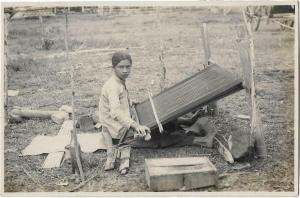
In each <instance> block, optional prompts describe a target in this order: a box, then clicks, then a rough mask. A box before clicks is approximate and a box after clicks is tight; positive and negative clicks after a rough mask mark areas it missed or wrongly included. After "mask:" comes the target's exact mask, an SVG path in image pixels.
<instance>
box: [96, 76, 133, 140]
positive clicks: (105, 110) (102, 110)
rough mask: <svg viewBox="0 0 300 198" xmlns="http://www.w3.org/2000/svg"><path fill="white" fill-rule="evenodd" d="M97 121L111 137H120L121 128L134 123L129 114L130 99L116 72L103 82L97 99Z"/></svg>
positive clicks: (127, 127)
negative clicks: (98, 99)
mask: <svg viewBox="0 0 300 198" xmlns="http://www.w3.org/2000/svg"><path fill="white" fill-rule="evenodd" d="M99 123H100V125H101V126H104V127H106V128H107V129H108V130H109V132H110V135H111V136H112V138H115V139H120V137H121V135H122V134H121V133H120V130H121V129H122V128H126V129H127V130H128V129H129V128H130V126H132V124H134V123H135V121H134V120H133V119H132V118H131V115H130V101H129V97H128V91H127V89H126V85H125V82H124V81H122V80H121V79H120V78H119V77H117V76H116V74H113V75H112V77H111V78H110V79H109V80H108V81H106V82H105V84H104V85H103V87H102V90H101V95H100V101H99Z"/></svg>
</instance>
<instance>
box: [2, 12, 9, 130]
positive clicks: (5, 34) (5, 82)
mask: <svg viewBox="0 0 300 198" xmlns="http://www.w3.org/2000/svg"><path fill="white" fill-rule="evenodd" d="M8 20H9V16H8V14H5V13H4V67H3V74H4V76H3V77H4V127H5V126H6V125H7V123H8V71H7V61H8V46H7V42H8V22H9V21H8Z"/></svg>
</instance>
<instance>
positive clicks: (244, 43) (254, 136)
mask: <svg viewBox="0 0 300 198" xmlns="http://www.w3.org/2000/svg"><path fill="white" fill-rule="evenodd" d="M243 17H244V24H245V27H246V30H245V28H244V27H243V26H240V27H239V28H238V29H237V33H238V40H237V41H238V43H239V53H240V58H241V64H242V68H243V73H244V87H245V89H246V94H247V100H248V105H249V108H250V109H251V131H250V133H251V135H250V138H251V139H250V140H249V141H251V142H252V141H253V143H254V146H255V148H256V152H257V155H258V156H259V157H262V158H265V157H266V156H267V150H266V145H265V141H264V136H263V128H262V121H261V117H260V113H259V111H258V104H257V98H256V90H255V88H256V87H255V55H254V42H253V35H252V30H251V23H250V22H249V21H248V20H247V16H246V14H245V9H243Z"/></svg>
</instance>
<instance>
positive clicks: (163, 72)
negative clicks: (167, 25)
mask: <svg viewBox="0 0 300 198" xmlns="http://www.w3.org/2000/svg"><path fill="white" fill-rule="evenodd" d="M156 11H157V26H158V31H159V44H160V54H159V60H160V66H161V78H160V84H159V85H160V91H163V90H164V89H165V84H166V75H167V69H166V64H165V61H164V58H165V53H164V43H163V40H162V37H161V31H162V28H161V22H160V14H159V11H160V10H159V8H156Z"/></svg>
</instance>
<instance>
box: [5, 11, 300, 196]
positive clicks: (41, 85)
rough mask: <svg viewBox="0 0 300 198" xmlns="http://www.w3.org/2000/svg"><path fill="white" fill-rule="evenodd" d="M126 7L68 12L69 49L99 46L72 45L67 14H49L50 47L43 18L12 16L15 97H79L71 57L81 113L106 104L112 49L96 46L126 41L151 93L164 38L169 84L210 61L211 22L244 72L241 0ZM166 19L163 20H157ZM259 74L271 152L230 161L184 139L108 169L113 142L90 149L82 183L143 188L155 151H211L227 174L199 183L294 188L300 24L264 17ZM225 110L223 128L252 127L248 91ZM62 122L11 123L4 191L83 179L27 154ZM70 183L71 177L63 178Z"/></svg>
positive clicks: (215, 47) (138, 78)
mask: <svg viewBox="0 0 300 198" xmlns="http://www.w3.org/2000/svg"><path fill="white" fill-rule="evenodd" d="M121 15H122V16H107V17H103V16H96V15H95V14H72V15H70V16H69V22H70V24H69V36H70V38H69V41H70V42H69V45H70V51H76V50H77V51H78V50H91V51H89V52H86V53H77V54H76V55H70V59H69V62H67V61H66V58H65V57H64V55H63V56H59V55H58V56H51V55H52V54H55V53H56V54H61V53H64V20H65V19H64V16H63V15H57V16H55V17H48V18H44V26H45V39H49V40H51V41H53V43H52V45H51V44H50V49H49V50H45V49H42V45H41V25H40V23H39V20H38V19H18V20H12V21H11V22H10V24H9V26H8V28H9V34H8V38H9V40H8V50H9V54H8V56H9V66H8V68H9V75H8V78H9V85H8V86H9V89H16V90H19V91H20V93H19V95H18V96H16V97H9V103H8V109H9V110H11V109H12V108H13V106H21V107H29V108H32V109H41V110H57V109H58V108H59V107H60V106H62V105H70V104H71V92H70V90H71V86H70V76H69V71H70V64H73V65H74V66H75V67H76V69H75V87H76V101H75V105H76V111H77V112H76V116H80V115H87V114H89V113H90V112H94V111H95V110H96V109H97V107H98V98H99V95H100V91H101V87H102V85H103V83H104V82H105V81H106V80H107V79H108V78H109V76H110V74H111V72H112V70H111V69H110V68H109V66H110V64H111V63H110V59H111V54H112V53H113V51H100V50H98V51H97V50H94V51H93V49H103V48H107V49H112V48H123V49H124V48H127V47H129V49H130V53H131V55H132V58H133V69H132V74H131V77H130V78H129V79H128V84H127V85H128V88H129V92H130V95H131V97H132V98H134V99H136V100H137V101H142V100H144V99H146V97H147V96H146V90H147V89H146V88H147V87H148V86H150V85H151V84H150V82H151V81H152V80H153V82H154V85H153V86H151V88H152V92H153V93H154V94H156V93H158V92H159V79H160V73H161V71H160V61H159V55H160V38H161V41H162V43H163V44H164V52H165V59H164V61H165V64H166V69H167V83H166V86H167V87H168V86H170V85H173V84H174V83H176V82H179V81H180V80H183V79H185V78H187V77H189V76H190V75H192V74H194V73H196V72H197V71H198V70H199V69H203V63H204V60H203V57H204V55H203V53H204V51H203V47H202V41H201V31H200V26H201V23H202V22H206V23H207V28H208V30H209V42H210V46H211V51H212V59H213V60H214V62H216V63H218V64H219V65H221V66H223V67H224V68H226V69H228V70H230V71H232V72H234V73H236V74H237V75H240V76H242V70H241V64H240V59H239V53H238V48H237V43H236V30H235V25H237V24H242V23H243V21H242V15H241V12H240V10H238V9H236V10H232V12H230V13H228V14H227V15H224V14H223V13H221V12H212V10H209V9H207V8H197V9H195V8H193V9H191V8H185V9H182V8H181V9H172V10H161V12H160V13H159V15H157V13H156V12H151V11H147V12H137V13H130V14H125V13H122V14H121ZM158 19H160V23H161V25H160V26H159V25H158ZM254 44H255V55H256V66H257V67H256V72H257V74H256V76H255V79H256V84H257V90H258V93H259V94H258V103H259V110H260V113H261V116H262V121H263V128H264V136H265V140H266V145H267V152H268V155H267V158H266V159H264V160H262V159H254V160H252V161H249V163H250V165H251V166H250V167H248V168H244V169H242V170H235V169H234V167H237V166H240V165H241V164H242V165H244V164H245V163H247V162H248V161H247V160H246V161H244V162H235V163H234V164H228V163H226V162H225V161H224V159H223V157H222V156H221V155H220V154H219V153H218V152H217V150H216V149H215V148H213V149H208V148H202V147H194V146H190V147H181V148H165V149H134V150H133V152H132V155H131V167H130V170H129V173H128V174H127V175H125V176H121V175H119V173H118V171H117V170H114V171H110V172H104V171H103V170H102V165H103V163H104V160H105V156H106V152H105V151H97V152H95V153H92V154H83V165H84V171H85V173H86V175H87V178H89V177H90V176H92V175H94V174H97V176H96V177H95V178H94V179H93V180H91V181H90V182H88V183H87V184H86V185H85V186H83V187H82V188H80V189H78V190H77V191H87V192H110V191H112V192H116V191H119V192H120V191H121V192H144V191H150V190H149V188H148V187H147V184H146V181H145V172H144V160H145V158H156V157H184V156H202V155H203V154H207V156H208V157H209V159H210V160H211V161H212V162H213V163H214V165H215V166H216V167H217V169H218V173H219V174H220V175H222V174H224V173H226V174H225V175H226V176H224V177H222V178H220V180H219V182H218V185H217V186H214V187H208V188H201V189H195V190H193V191H199V192H203V191H206V192H207V191H208V192H216V191H217V192H218V191H221V192H222V191H255V192H256V191H269V192H274V191H276V192H279V191H280V192H282V191H284V192H286V191H294V190H295V189H294V32H293V31H289V30H284V31H283V30H280V27H279V26H278V25H277V24H274V23H269V24H266V22H265V21H264V22H262V24H261V27H260V29H259V31H257V32H255V33H254ZM218 104H219V108H220V115H219V116H218V117H215V118H212V119H214V120H215V122H216V126H217V128H218V130H219V132H220V133H223V134H225V135H227V137H228V135H230V134H231V133H232V130H238V128H237V129H236V128H235V129H233V128H232V125H233V124H235V125H237V126H239V127H241V128H242V127H246V128H247V127H248V126H249V122H247V121H242V120H240V119H237V118H235V117H234V116H235V115H238V114H246V115H247V114H249V110H248V108H247V103H246V99H245V92H244V91H240V92H237V93H235V94H233V95H231V96H228V97H226V98H224V99H222V100H220V101H219V102H218ZM60 127H61V126H60V125H58V124H55V123H53V122H52V121H51V120H41V119H30V120H24V121H23V122H21V123H18V124H16V123H9V124H8V126H7V127H6V129H5V132H4V134H5V136H4V142H5V145H4V147H5V149H4V157H5V162H4V164H5V167H4V170H5V175H4V176H5V183H4V190H5V192H57V191H58V192H67V191H69V190H71V189H73V188H74V187H76V186H77V185H78V184H76V182H75V181H74V179H72V177H71V165H70V164H67V163H63V164H62V166H61V167H60V168H53V169H43V168H42V164H43V161H44V160H45V158H46V155H38V156H23V157H22V156H21V155H20V152H21V150H23V149H24V148H25V147H26V146H27V145H29V143H30V142H31V140H32V139H33V138H34V137H35V136H37V135H41V134H45V135H56V134H57V132H58V131H59V129H60ZM64 183H65V184H66V185H64Z"/></svg>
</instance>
